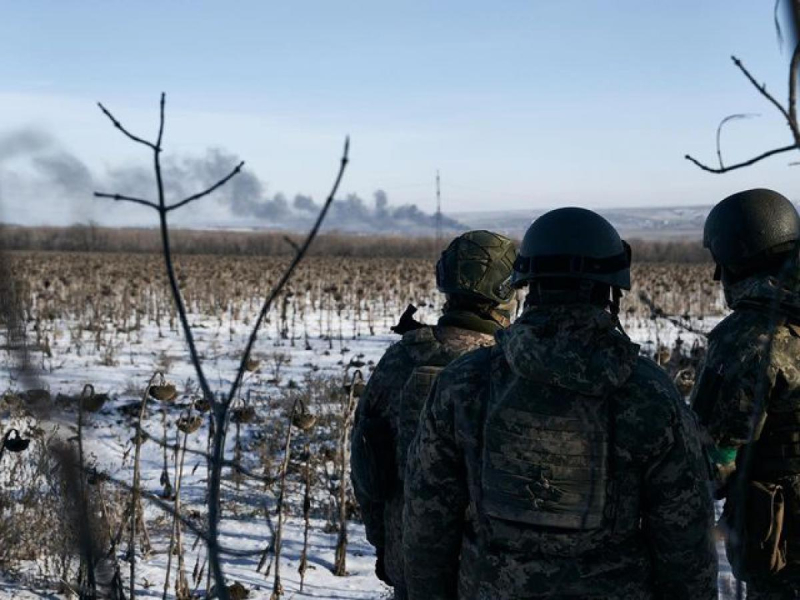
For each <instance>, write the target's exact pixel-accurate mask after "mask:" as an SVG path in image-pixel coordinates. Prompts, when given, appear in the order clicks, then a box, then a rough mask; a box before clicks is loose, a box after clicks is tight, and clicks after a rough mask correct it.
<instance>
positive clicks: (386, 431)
mask: <svg viewBox="0 0 800 600" xmlns="http://www.w3.org/2000/svg"><path fill="white" fill-rule="evenodd" d="M362 432H363V434H362V440H361V441H362V443H363V444H364V452H363V456H364V460H365V461H366V467H367V486H368V488H369V489H368V493H369V495H370V499H371V500H372V501H373V502H386V501H387V500H388V499H389V498H390V497H391V495H392V492H393V491H394V480H395V478H394V474H395V469H396V460H395V447H394V435H393V434H392V428H391V425H390V424H389V420H388V419H386V418H385V417H374V416H372V417H371V416H367V417H365V418H364V424H363V426H362Z"/></svg>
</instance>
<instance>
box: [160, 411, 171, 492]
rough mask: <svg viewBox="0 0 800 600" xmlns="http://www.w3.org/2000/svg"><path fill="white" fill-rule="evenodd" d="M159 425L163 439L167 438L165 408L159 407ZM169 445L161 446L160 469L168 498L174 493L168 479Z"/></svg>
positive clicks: (162, 483)
mask: <svg viewBox="0 0 800 600" xmlns="http://www.w3.org/2000/svg"><path fill="white" fill-rule="evenodd" d="M161 427H162V429H163V430H164V439H167V410H166V409H165V408H164V407H163V406H162V407H161ZM168 447H169V446H168V445H167V444H164V445H163V446H162V448H161V449H162V451H163V452H162V455H163V457H164V465H163V467H162V469H161V485H163V486H164V498H167V499H169V498H170V497H171V496H172V494H173V493H174V491H173V489H172V483H171V482H170V480H169V463H168V459H167V448H168Z"/></svg>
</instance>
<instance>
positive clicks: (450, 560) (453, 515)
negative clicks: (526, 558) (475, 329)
mask: <svg viewBox="0 0 800 600" xmlns="http://www.w3.org/2000/svg"><path fill="white" fill-rule="evenodd" d="M451 368H452V365H451ZM449 371H450V368H448V369H446V370H445V371H443V372H442V374H441V375H440V376H439V378H438V379H437V381H436V383H435V384H434V387H433V389H432V390H431V393H430V396H429V397H428V400H427V402H426V405H425V408H424V410H423V413H422V418H421V419H420V424H419V427H418V429H417V435H416V437H415V438H414V441H413V442H412V444H411V448H410V450H409V455H408V462H407V464H406V489H405V512H404V515H405V517H404V531H403V556H404V559H405V575H406V585H407V587H408V594H409V598H410V599H411V600H455V599H456V598H457V596H458V592H457V589H458V566H459V553H460V549H461V538H462V531H463V526H464V513H465V510H466V508H467V503H468V493H467V482H466V473H465V468H464V461H463V458H462V457H461V454H460V451H459V448H458V446H457V444H456V436H455V423H454V421H455V415H454V398H457V397H458V394H459V392H461V391H463V390H459V389H458V386H456V385H453V384H451V383H449V378H448V372H449Z"/></svg>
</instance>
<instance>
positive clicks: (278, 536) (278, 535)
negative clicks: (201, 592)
mask: <svg viewBox="0 0 800 600" xmlns="http://www.w3.org/2000/svg"><path fill="white" fill-rule="evenodd" d="M295 410H297V401H296V400H295V403H294V405H293V406H292V410H291V412H290V414H289V421H288V423H287V426H286V444H285V445H284V449H283V462H282V463H281V480H280V491H279V492H278V526H277V528H276V529H275V539H274V549H275V578H274V579H273V582H272V595H271V596H270V600H277V599H278V598H280V597H281V595H282V594H283V585H282V584H281V547H282V542H283V500H284V498H285V497H286V472H287V471H288V470H289V458H290V456H291V452H292V446H291V444H292V419H293V418H294V413H295ZM268 551H269V547H267V548H266V549H265V550H264V555H263V556H262V559H261V561H262V563H263V561H264V559H265V558H266V555H267V553H268Z"/></svg>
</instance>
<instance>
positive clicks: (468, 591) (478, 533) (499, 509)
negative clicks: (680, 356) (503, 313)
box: [403, 306, 717, 600]
mask: <svg viewBox="0 0 800 600" xmlns="http://www.w3.org/2000/svg"><path fill="white" fill-rule="evenodd" d="M617 328H618V321H617V320H616V319H615V318H614V317H613V316H611V315H610V314H609V313H607V312H606V311H603V310H600V309H598V308H594V307H591V306H570V307H548V308H533V309H529V310H528V311H526V312H525V313H524V314H523V315H522V317H521V318H520V319H519V320H518V321H517V322H516V323H515V324H514V325H512V326H511V327H510V328H509V329H508V330H505V331H501V332H499V333H498V334H497V336H496V338H497V346H495V347H494V348H485V349H479V350H475V351H473V352H470V353H469V354H467V355H465V356H463V357H461V358H460V359H459V360H457V361H455V362H454V363H452V364H451V365H450V366H449V367H448V368H446V369H445V370H444V371H443V372H442V373H441V374H440V376H439V378H438V379H437V381H436V383H435V385H434V389H433V390H432V392H431V395H430V396H429V398H428V402H427V404H426V406H425V409H424V411H423V414H422V417H421V420H420V426H419V429H418V432H417V437H416V438H415V439H414V441H413V443H412V446H411V449H410V451H409V456H408V463H407V469H406V492H405V493H406V503H405V524H406V528H405V531H404V538H403V542H404V555H405V567H406V570H405V574H406V585H407V587H408V591H409V597H410V598H412V599H414V600H422V599H425V600H455V599H456V598H458V599H460V600H472V599H487V600H488V599H492V600H502V599H506V598H507V599H512V598H513V599H517V598H545V597H550V598H625V599H639V598H687V599H688V598H691V599H702V598H716V597H717V590H716V575H717V562H716V552H715V550H714V545H713V542H712V540H711V528H712V525H713V514H714V513H713V505H712V501H711V497H710V494H709V489H708V482H707V471H706V467H705V462H704V459H703V455H702V449H701V447H700V443H699V436H698V432H697V426H696V424H695V421H694V418H693V415H692V414H691V412H690V411H689V410H688V409H687V408H686V406H685V404H684V403H683V401H682V400H681V398H680V396H679V394H678V392H677V390H676V389H675V387H674V385H673V383H672V382H671V381H670V380H669V378H668V377H667V376H666V375H665V374H664V372H663V371H661V370H660V369H659V368H658V367H657V366H656V365H655V363H653V362H652V361H650V360H647V359H644V358H639V357H638V346H636V345H635V344H633V343H632V342H631V341H630V340H629V339H628V338H627V336H625V335H624V334H623V333H621V331H619V330H618V329H617ZM566 417H569V418H566ZM589 449H591V458H592V460H591V462H590V463H588V468H586V467H585V468H581V469H579V468H569V467H568V465H571V464H575V459H576V457H577V458H579V459H581V460H585V459H586V457H587V452H588V451H589ZM565 465H567V467H565ZM587 472H588V473H589V474H588V475H587ZM520 481H521V482H523V483H526V484H527V485H526V486H524V487H520ZM520 492H522V493H520ZM526 494H527V498H526V497H525V496H526ZM548 523H550V525H549V526H548Z"/></svg>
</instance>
